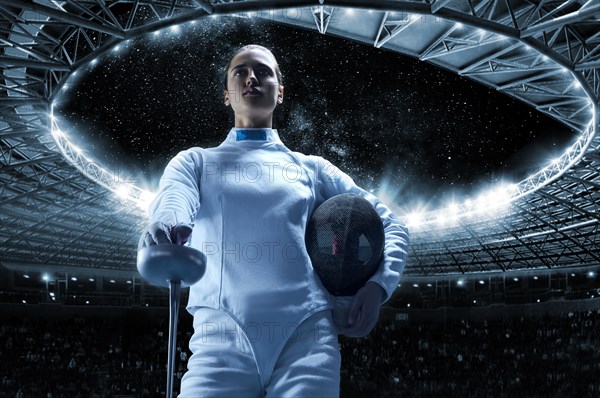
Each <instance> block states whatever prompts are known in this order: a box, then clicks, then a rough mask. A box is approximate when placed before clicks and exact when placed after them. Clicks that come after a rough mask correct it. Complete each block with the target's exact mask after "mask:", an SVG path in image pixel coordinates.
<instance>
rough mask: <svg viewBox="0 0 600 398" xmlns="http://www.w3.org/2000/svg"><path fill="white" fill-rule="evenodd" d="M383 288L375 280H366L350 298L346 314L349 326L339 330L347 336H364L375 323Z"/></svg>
mask: <svg viewBox="0 0 600 398" xmlns="http://www.w3.org/2000/svg"><path fill="white" fill-rule="evenodd" d="M384 294H385V290H383V288H382V287H381V286H380V285H378V284H377V283H375V282H367V283H366V284H365V286H363V287H362V288H361V289H360V290H359V291H358V292H356V295H355V296H354V299H353V300H352V306H351V307H350V312H349V314H348V323H349V325H350V326H348V327H346V328H345V329H342V330H340V331H339V333H340V334H343V335H346V336H349V337H365V336H366V335H368V334H369V333H370V332H371V330H373V328H374V327H375V325H376V324H377V319H379V307H380V306H381V300H382V298H383V297H384Z"/></svg>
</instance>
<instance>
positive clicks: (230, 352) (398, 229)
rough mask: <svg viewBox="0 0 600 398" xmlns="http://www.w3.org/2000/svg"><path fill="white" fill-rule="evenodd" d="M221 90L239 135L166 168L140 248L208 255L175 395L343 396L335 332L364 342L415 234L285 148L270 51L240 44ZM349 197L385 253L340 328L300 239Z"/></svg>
mask: <svg viewBox="0 0 600 398" xmlns="http://www.w3.org/2000/svg"><path fill="white" fill-rule="evenodd" d="M224 85H225V87H224V91H223V93H224V103H225V106H228V107H231V108H232V109H233V113H234V116H235V127H233V128H232V129H231V130H230V132H229V134H228V135H227V138H226V139H225V141H223V143H222V144H220V145H219V146H218V147H214V148H192V149H189V150H187V151H184V152H181V153H179V154H178V155H177V156H176V157H175V158H174V159H172V160H171V162H170V163H169V164H168V166H167V167H166V169H165V171H164V174H163V176H162V178H161V181H160V190H159V194H158V195H157V197H156V199H155V200H154V202H153V203H152V205H151V206H150V214H151V219H152V224H151V225H150V227H149V228H148V230H147V232H145V233H144V235H143V236H142V238H141V240H140V248H141V247H144V246H145V245H153V244H160V243H175V244H183V243H186V242H187V241H188V240H190V242H189V243H190V245H191V246H192V247H195V248H198V249H199V250H201V251H202V252H204V254H206V256H207V270H206V274H205V276H204V277H203V278H202V279H201V280H200V282H198V283H197V284H195V285H194V286H192V287H191V290H190V297H189V302H188V306H187V309H188V311H189V312H190V313H191V314H192V315H193V316H194V335H193V336H192V338H191V340H190V349H191V351H192V353H193V355H192V356H191V357H190V359H189V362H188V371H187V373H186V374H185V375H184V377H183V380H182V384H181V395H180V397H186V398H192V397H194V398H195V397H200V396H202V397H263V396H266V397H294V398H298V397H337V396H339V377H340V362H341V358H340V352H339V347H338V340H337V334H345V335H348V336H353V337H362V336H365V335H367V334H368V333H369V332H370V331H371V329H372V328H373V327H374V326H375V323H376V322H377V318H378V314H379V306H380V305H381V303H382V302H383V301H385V300H387V299H388V298H389V297H390V296H391V294H392V292H393V291H394V289H395V287H396V286H397V284H398V281H399V279H400V275H401V273H402V270H403V268H404V265H405V261H406V250H407V242H408V232H407V230H406V228H405V227H404V226H403V225H401V223H400V222H399V221H398V219H397V218H396V217H395V216H394V215H393V214H392V213H391V211H390V210H389V209H388V208H387V207H385V206H384V205H383V204H381V203H380V202H379V201H378V200H377V198H376V197H375V196H373V195H371V194H369V193H368V192H366V191H364V190H363V189H361V188H359V187H358V186H356V185H355V184H354V182H353V181H352V179H351V178H350V177H348V176H347V175H346V174H344V173H342V172H341V171H340V170H339V169H338V168H336V167H335V166H333V165H331V163H328V162H327V161H325V160H324V159H323V158H320V157H317V156H307V155H303V154H301V153H297V152H292V151H290V150H289V149H288V148H287V147H285V145H284V144H283V143H282V142H281V140H280V139H279V135H278V132H277V130H274V129H272V123H273V111H274V110H275V108H276V107H277V105H278V104H281V103H282V102H283V98H284V87H283V84H282V75H281V71H280V70H279V66H278V64H277V61H276V59H275V57H274V56H273V54H272V53H271V51H269V50H268V49H266V48H264V47H262V46H257V45H249V46H245V47H242V48H240V49H239V50H238V51H237V52H236V53H235V54H234V55H233V57H232V58H231V59H230V60H229V63H228V65H227V68H226V75H225V79H224ZM346 192H352V193H357V194H360V195H362V196H363V197H365V198H366V199H367V200H369V201H370V202H371V203H372V204H373V205H374V207H375V209H376V210H377V212H378V213H379V215H380V216H381V218H382V220H383V223H384V227H385V233H386V245H385V253H384V259H383V261H382V264H381V266H380V269H379V270H378V272H377V273H376V274H375V275H374V276H373V277H372V278H371V279H370V280H369V281H368V282H367V283H366V284H365V286H364V287H363V288H362V289H360V290H359V291H358V293H357V294H356V295H355V297H354V299H353V301H352V306H351V309H350V313H349V316H348V326H347V327H344V328H342V329H338V328H337V327H336V326H335V325H334V323H333V321H332V309H334V307H335V300H334V298H333V297H332V296H331V295H330V294H329V293H328V292H327V291H326V290H325V288H324V287H323V285H322V284H321V283H320V281H319V279H318V277H317V276H316V274H315V273H314V271H313V270H312V266H311V262H310V258H309V257H308V254H307V252H306V248H305V246H304V232H305V227H306V224H307V221H308V219H309V217H310V215H311V214H312V212H313V211H314V209H316V207H317V206H318V205H319V204H320V203H322V202H324V201H325V200H326V199H328V198H330V197H332V196H335V195H337V194H340V193H346ZM192 231H193V234H192Z"/></svg>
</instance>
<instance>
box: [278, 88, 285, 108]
mask: <svg viewBox="0 0 600 398" xmlns="http://www.w3.org/2000/svg"><path fill="white" fill-rule="evenodd" d="M283 92H284V87H283V86H282V85H281V84H280V85H279V93H277V103H278V104H281V103H282V102H283Z"/></svg>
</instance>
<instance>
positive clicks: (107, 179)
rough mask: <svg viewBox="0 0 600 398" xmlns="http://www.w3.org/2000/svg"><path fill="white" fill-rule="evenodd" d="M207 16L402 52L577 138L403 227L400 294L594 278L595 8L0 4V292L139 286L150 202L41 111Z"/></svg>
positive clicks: (598, 89) (334, 0) (598, 144)
mask: <svg viewBox="0 0 600 398" xmlns="http://www.w3.org/2000/svg"><path fill="white" fill-rule="evenodd" d="M219 15H235V16H238V17H240V18H265V19H268V20H270V21H273V22H275V23H281V24H288V25H291V26H294V27H297V28H300V29H308V30H312V31H314V32H315V34H317V35H318V34H323V35H335V36H338V37H343V38H347V39H349V40H353V41H357V42H360V43H363V44H364V45H366V46H375V47H377V48H383V49H386V50H389V51H395V52H398V53H402V54H405V55H409V56H412V57H415V58H418V59H419V60H422V61H423V62H428V63H431V64H433V65H436V66H439V67H441V68H444V69H447V70H450V71H453V72H455V73H457V74H459V75H461V76H464V77H467V78H469V79H472V80H474V81H477V82H479V83H481V84H483V85H486V86H489V87H491V88H493V89H495V90H499V91H500V92H502V93H504V94H506V95H509V96H511V97H514V98H516V99H518V100H520V101H523V102H525V103H526V104H528V105H530V106H531V107H532V108H534V109H535V110H536V111H538V112H542V113H545V114H547V115H549V116H550V117H552V118H555V119H557V120H559V121H560V122H561V123H564V124H565V125H566V126H568V127H569V128H571V129H573V130H574V131H576V132H577V133H578V137H577V139H576V140H575V141H574V143H573V144H572V145H570V146H569V147H566V148H564V151H563V154H562V155H561V156H559V157H558V158H556V159H554V160H553V161H551V162H550V163H548V164H540V165H538V166H536V167H532V168H531V169H529V170H526V172H523V173H522V175H521V176H520V178H519V179H518V180H517V181H514V182H511V183H510V184H505V185H504V184H503V183H502V182H500V181H499V182H498V183H497V184H496V185H494V186H491V187H490V189H489V191H487V192H483V193H481V195H479V196H478V197H476V198H473V199H472V200H467V201H465V202H464V203H452V204H449V205H448V206H447V207H445V208H440V209H437V210H434V211H428V212H424V213H422V214H417V213H416V212H413V213H406V214H400V216H401V217H403V218H404V219H405V220H406V221H407V223H408V224H409V226H410V229H411V246H410V252H409V262H408V265H407V267H406V270H405V278H404V280H403V282H405V283H406V284H411V285H413V284H414V285H413V286H415V287H416V286H419V285H418V283H417V281H421V282H427V281H430V282H431V283H427V284H422V287H423V288H424V287H427V286H428V287H436V289H435V290H436V291H438V293H439V292H440V291H441V292H442V294H443V291H444V289H446V288H445V287H444V286H446V287H448V286H449V285H450V284H454V283H455V282H456V281H459V282H461V283H471V282H472V283H473V284H475V285H476V286H478V285H479V284H481V285H487V284H490V283H491V280H492V279H493V278H496V277H498V278H501V280H502V284H503V286H505V284H506V279H507V278H509V279H510V280H511V281H512V280H515V279H518V278H519V275H533V273H535V275H536V278H538V275H545V276H544V278H545V279H544V280H545V282H544V283H546V284H547V286H548V287H549V288H553V287H556V288H559V289H564V288H565V286H568V285H569V283H570V279H572V278H575V277H576V274H575V273H574V271H573V270H577V272H578V274H580V273H581V272H585V273H586V275H587V276H588V277H589V278H592V279H595V278H597V269H598V267H599V266H600V250H599V248H600V228H599V227H600V222H599V220H600V216H599V212H598V210H599V209H598V208H599V202H600V201H599V199H600V193H599V192H600V152H599V150H600V137H599V136H598V98H599V94H600V4H599V3H598V2H597V1H594V0H587V1H584V0H577V1H575V0H570V1H551V0H531V1H524V0H508V1H505V0H478V1H471V0H429V1H377V0H371V1H357V0H345V1H344V0H341V1H338V0H326V1H323V0H320V1H301V0H293V1H292V0H290V1H203V0H163V1H144V0H134V1H130V0H115V1H112V0H111V1H107V0H69V1H57V0H35V1H33V0H3V1H2V4H0V39H1V49H2V52H1V54H0V66H1V68H2V77H1V82H0V115H1V117H0V146H1V148H2V154H1V156H0V164H1V171H0V181H1V188H0V206H1V212H0V263H1V264H2V266H3V267H4V268H5V269H6V270H9V272H8V275H9V277H7V278H4V279H5V280H4V281H3V282H2V284H3V285H2V290H10V289H11V288H12V287H13V286H15V284H16V285H17V286H18V285H19V284H20V283H23V278H24V277H29V278H33V275H35V278H37V279H39V278H40V277H41V276H42V275H44V276H45V280H46V284H48V283H50V284H52V285H53V286H55V287H56V288H62V289H63V290H64V289H68V286H69V283H71V281H72V280H73V279H72V278H74V277H76V276H79V277H80V278H85V280H86V281H88V280H89V281H90V283H91V285H90V286H91V290H96V289H98V290H102V289H104V288H105V286H102V282H101V281H102V280H104V283H105V284H106V283H118V282H119V281H121V282H122V283H124V282H123V281H125V280H127V281H128V282H127V283H129V284H132V285H133V288H134V289H135V288H136V287H137V286H139V288H140V289H143V288H144V283H143V282H141V281H140V279H139V276H138V274H137V271H136V269H135V258H136V252H135V250H136V244H137V239H138V237H139V235H140V233H141V230H142V227H143V226H144V224H145V222H146V220H145V215H144V211H143V210H142V208H143V207H144V203H146V202H147V201H148V200H149V199H150V198H151V196H152V193H151V192H146V191H145V190H144V189H143V188H142V187H137V186H135V185H133V184H130V183H128V182H126V181H123V180H121V179H120V178H119V176H116V175H115V174H114V173H111V172H109V171H108V168H105V167H103V166H102V165H101V164H98V163H96V162H93V161H91V160H90V158H89V157H88V155H87V154H86V149H85V148H83V149H82V148H79V147H77V146H75V145H74V144H73V143H72V142H70V141H69V138H68V132H65V131H63V130H61V126H60V123H59V122H58V121H57V120H56V118H55V117H54V115H53V114H52V107H53V105H52V104H53V102H54V101H56V100H57V99H59V98H60V97H61V96H62V95H68V89H69V87H70V85H72V84H73V80H72V79H74V76H75V75H76V74H77V72H78V70H79V69H80V68H85V67H86V66H89V65H93V64H94V63H95V62H97V60H98V59H99V57H102V56H109V54H110V51H111V50H114V49H115V48H118V46H126V45H128V42H129V41H130V40H133V39H135V38H137V37H141V36H143V35H149V34H153V33H155V32H160V31H161V30H162V29H167V28H171V27H174V26H179V25H181V24H187V23H194V21H200V20H202V18H209V17H214V16H219ZM539 133H540V134H543V132H539ZM528 273H529V274H528ZM115 279H117V281H115ZM484 279H485V280H484ZM536 280H537V279H536ZM19 281H20V282H19ZM588 282H589V281H588ZM588 282H586V283H588ZM86 283H87V282H86ZM46 286H48V285H46ZM596 286H597V284H596ZM420 288H421V287H420ZM488 289H489V288H488ZM587 294H590V292H589V291H588V292H587Z"/></svg>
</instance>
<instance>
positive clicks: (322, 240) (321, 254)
mask: <svg viewBox="0 0 600 398" xmlns="http://www.w3.org/2000/svg"><path fill="white" fill-rule="evenodd" d="M384 243H385V234H384V230H383V223H382V222H381V218H380V217H379V214H377V211H375V209H374V208H373V206H372V205H371V203H369V202H368V201H367V200H366V199H364V198H363V197H362V196H359V195H356V194H341V195H337V196H334V197H332V198H330V199H328V200H327V201H325V202H324V203H323V204H321V205H320V206H319V207H318V208H317V209H316V210H315V212H314V213H313V215H312V217H311V219H310V220H309V222H308V226H307V230H306V248H307V251H308V255H309V256H310V259H311V261H312V265H313V268H314V270H315V272H316V273H317V275H319V277H320V279H321V282H322V283H323V285H324V286H325V288H326V289H327V290H328V291H329V293H331V294H333V295H334V296H353V295H354V294H356V292H357V291H358V290H359V289H360V288H361V287H363V286H364V284H365V283H366V282H367V281H368V280H369V278H371V277H372V276H373V274H374V273H375V271H377V268H378V267H379V264H380V262H381V259H382V256H383V248H384Z"/></svg>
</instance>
